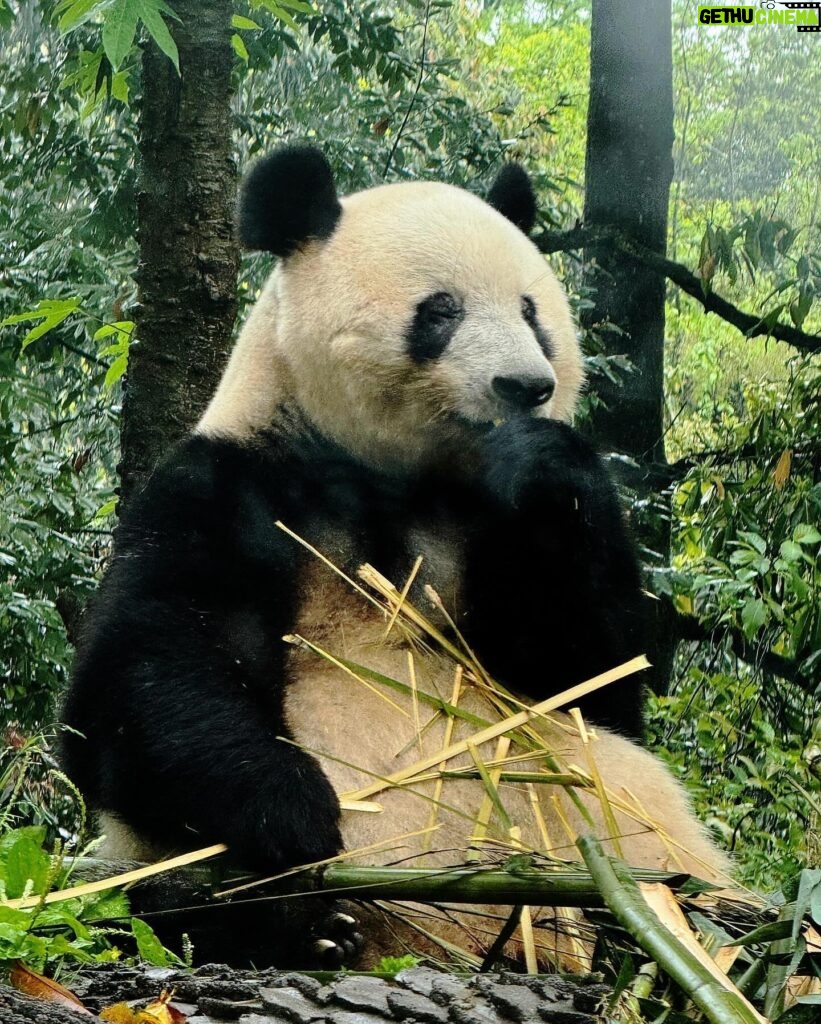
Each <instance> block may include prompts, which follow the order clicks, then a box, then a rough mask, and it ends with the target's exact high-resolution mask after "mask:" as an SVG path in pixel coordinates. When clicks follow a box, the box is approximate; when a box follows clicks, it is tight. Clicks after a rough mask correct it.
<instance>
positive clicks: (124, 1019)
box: [100, 1003, 137, 1024]
mask: <svg viewBox="0 0 821 1024" xmlns="http://www.w3.org/2000/svg"><path fill="white" fill-rule="evenodd" d="M100 1020H104V1021H106V1024H137V1017H136V1014H135V1013H134V1011H133V1010H132V1009H131V1007H130V1006H129V1005H128V1003H115V1004H114V1005H113V1006H107V1007H106V1008H105V1009H104V1010H103V1011H102V1012H101V1013H100Z"/></svg>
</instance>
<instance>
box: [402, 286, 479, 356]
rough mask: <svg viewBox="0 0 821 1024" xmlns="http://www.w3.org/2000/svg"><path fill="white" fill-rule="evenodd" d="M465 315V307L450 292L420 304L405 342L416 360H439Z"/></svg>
mask: <svg viewBox="0 0 821 1024" xmlns="http://www.w3.org/2000/svg"><path fill="white" fill-rule="evenodd" d="M464 315H465V310H464V306H463V305H462V303H461V302H460V301H459V299H457V298H456V296H455V295H451V294H450V292H435V293H434V294H433V295H428V297H427V298H425V299H422V301H421V302H420V303H419V304H418V305H417V307H416V312H415V314H414V317H413V321H412V322H411V324H410V326H409V328H408V330H407V333H406V335H405V345H406V348H407V352H408V355H409V356H410V357H411V359H412V360H413V361H414V362H415V363H424V362H427V361H428V360H430V359H438V358H439V356H441V355H442V353H443V352H444V351H445V349H446V348H447V347H448V345H449V343H450V340H451V338H452V337H453V335H454V334H455V333H456V329H457V328H458V326H459V324H460V323H461V322H462V318H463V317H464Z"/></svg>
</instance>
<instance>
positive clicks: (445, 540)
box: [294, 525, 463, 654]
mask: <svg viewBox="0 0 821 1024" xmlns="http://www.w3.org/2000/svg"><path fill="white" fill-rule="evenodd" d="M312 547H314V549H315V551H316V552H319V554H318V555H317V554H314V555H312V556H311V557H309V559H308V560H307V562H306V563H305V565H304V568H303V570H302V573H301V575H300V581H299V592H300V602H299V612H298V615H297V618H296V621H295V623H294V632H295V633H296V634H298V635H299V636H300V637H302V638H304V639H306V640H309V641H311V642H314V643H320V642H329V643H332V644H335V645H336V646H337V647H339V648H340V649H341V650H344V651H347V652H348V653H349V654H350V653H353V652H354V651H355V650H358V649H361V648H363V647H371V646H372V645H374V644H381V643H382V641H383V639H384V635H385V628H386V621H387V616H386V614H385V613H384V612H383V611H382V610H381V609H380V605H379V594H378V588H374V587H373V585H372V577H373V575H374V574H373V573H369V569H373V570H376V574H377V575H378V576H379V577H381V578H382V579H384V580H385V581H387V582H388V583H389V584H391V585H392V586H393V587H394V588H395V589H396V590H397V591H400V592H402V591H404V589H405V587H406V585H407V583H408V581H409V580H411V585H410V588H409V590H408V592H407V600H408V601H410V602H411V603H412V604H414V605H415V606H416V607H417V608H418V609H419V611H421V612H422V613H423V614H424V615H425V616H427V617H428V618H430V619H431V620H432V621H433V622H434V623H435V624H436V625H437V627H440V628H441V627H443V626H445V625H447V620H446V617H445V616H443V615H442V613H441V611H440V610H439V607H438V605H439V602H441V606H442V607H443V608H444V609H445V610H446V611H447V613H448V616H450V617H453V618H454V619H455V618H458V616H459V613H460V596H461V582H462V576H463V544H462V539H461V536H460V533H459V530H458V528H457V527H455V526H448V527H440V528H437V529H435V530H433V529H429V528H426V527H424V526H417V525H411V526H409V527H408V528H407V529H406V530H404V531H401V532H397V535H396V538H395V545H394V550H393V551H391V552H389V553H388V556H387V557H386V558H385V562H386V563H387V564H384V563H383V564H375V565H372V566H371V565H369V562H368V558H369V555H370V552H369V551H368V550H367V549H363V548H362V545H361V543H358V542H356V541H355V540H354V539H353V538H352V537H351V535H350V534H348V533H347V532H346V531H340V530H337V529H333V528H330V529H324V530H323V531H322V532H321V534H320V535H319V537H318V538H317V540H316V542H315V543H314V544H312ZM321 556H322V557H321ZM369 576H370V577H371V578H370V579H369Z"/></svg>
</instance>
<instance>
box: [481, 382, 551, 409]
mask: <svg viewBox="0 0 821 1024" xmlns="http://www.w3.org/2000/svg"><path fill="white" fill-rule="evenodd" d="M491 385H492V387H493V390H494V391H495V392H496V394H497V395H498V396H499V398H501V399H503V400H504V401H505V402H507V404H508V405H512V406H513V407H514V408H515V409H535V408H536V406H537V405H544V403H545V402H547V401H548V400H549V398H550V396H551V395H552V394H553V391H554V389H555V387H556V381H555V380H554V379H553V378H552V377H494V378H493V380H492V381H491Z"/></svg>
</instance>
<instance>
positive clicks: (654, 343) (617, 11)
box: [584, 0, 673, 462]
mask: <svg viewBox="0 0 821 1024" xmlns="http://www.w3.org/2000/svg"><path fill="white" fill-rule="evenodd" d="M672 82H673V63H672V43H671V19H670V4H669V3H668V2H664V0H593V19H592V25H591V52H590V106H589V109H588V115H587V131H588V135H587V156H586V167H585V207H584V222H585V226H586V227H587V228H588V229H594V228H596V227H599V226H607V227H613V228H616V229H617V230H618V231H619V232H620V233H621V234H622V235H624V236H625V237H626V238H628V239H633V240H635V241H636V242H638V243H640V244H641V245H642V246H645V247H646V248H648V249H650V250H652V251H653V252H657V253H660V254H662V255H664V253H665V250H666V241H667V208H668V203H669V196H670V182H671V180H672V174H673V85H672ZM588 255H589V256H591V257H593V258H594V260H595V262H594V264H593V266H592V267H591V269H590V271H589V273H588V281H587V283H588V284H589V285H592V286H593V287H594V288H595V294H594V296H593V298H594V301H595V307H594V308H593V309H592V310H591V311H590V312H589V314H588V316H587V317H586V320H587V323H588V325H590V324H594V323H602V322H605V321H607V322H610V323H612V324H613V325H614V326H615V327H616V328H617V329H618V330H607V329H605V330H604V332H603V334H604V339H605V345H606V350H607V352H608V353H611V354H614V353H626V354H627V355H628V356H629V357H630V359H631V361H632V363H633V365H634V367H635V372H634V373H632V374H629V375H628V376H627V377H626V379H624V381H623V383H622V384H613V383H612V382H610V381H608V380H602V381H601V383H600V385H597V390H598V392H599V394H600V396H601V398H602V399H603V400H604V402H605V403H606V408H599V409H597V410H595V412H594V414H593V426H594V432H595V436H596V438H597V440H598V441H600V442H601V443H602V444H603V445H604V446H605V447H607V448H609V449H610V450H613V451H619V452H623V453H625V454H628V455H632V456H634V457H636V458H638V459H640V460H644V459H647V458H651V459H652V460H653V461H656V462H663V461H664V443H663V425H662V412H663V366H664V297H665V296H664V293H665V283H664V279H663V278H662V277H660V276H659V275H658V274H656V273H654V272H653V271H652V270H650V269H649V268H647V267H645V266H643V265H642V264H641V263H640V262H638V261H636V260H632V259H629V258H627V257H625V255H624V254H623V253H621V252H617V251H614V250H612V249H611V248H610V247H608V246H607V245H606V244H604V245H598V246H593V247H591V248H590V249H588Z"/></svg>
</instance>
